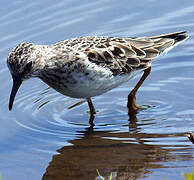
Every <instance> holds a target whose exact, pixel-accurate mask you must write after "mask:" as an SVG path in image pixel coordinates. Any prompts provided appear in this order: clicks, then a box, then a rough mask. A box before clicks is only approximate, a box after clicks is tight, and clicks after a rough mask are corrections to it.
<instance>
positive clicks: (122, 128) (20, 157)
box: [0, 0, 194, 180]
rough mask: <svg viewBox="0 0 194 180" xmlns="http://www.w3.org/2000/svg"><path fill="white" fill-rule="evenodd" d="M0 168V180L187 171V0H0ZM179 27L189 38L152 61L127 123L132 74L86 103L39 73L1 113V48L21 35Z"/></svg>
mask: <svg viewBox="0 0 194 180" xmlns="http://www.w3.org/2000/svg"><path fill="white" fill-rule="evenodd" d="M0 5H1V6H0V59H1V61H0V83H1V86H0V94H1V99H0V107H1V108H0V154H1V156H0V173H1V175H2V179H3V180H13V179H20V180H26V179H30V180H37V179H44V180H51V179H55V180H57V179H72V180H73V179H76V180H78V179H81V180H82V179H83V180H86V179H89V180H92V179H95V178H96V177H97V176H98V174H97V171H96V169H98V170H99V172H100V174H101V175H102V176H104V177H108V176H109V175H110V173H111V172H112V173H113V177H114V179H116V178H117V179H127V178H128V179H129V178H131V179H142V178H143V179H145V180H155V179H159V180H160V179H161V180H162V179H164V178H168V179H175V178H176V179H177V180H179V179H180V180H181V179H183V175H182V174H183V173H184V172H191V171H192V170H193V167H194V162H193V156H194V145H192V144H191V142H190V141H189V140H188V139H187V137H186V133H187V132H189V131H194V126H193V124H194V102H193V95H194V91H193V89H194V83H193V82H194V73H193V69H194V53H193V49H194V41H193V38H192V37H193V34H194V33H193V32H194V21H193V17H194V3H193V2H192V1H185V0H182V1H181V0H180V1H175V0H171V1H168V2H166V1H156V0H143V1H142V0H136V1H134V0H131V1H128V0H123V1H116V0H99V1H89V0H82V1H81V0H79V1H72V0H66V1H62V0H58V1H55V2H54V1H51V0H42V1H38V0H34V1H27V0H15V1H11V0H7V1H5V0H2V1H1V2H0ZM182 30H187V31H188V33H189V35H190V39H188V40H187V41H185V42H184V43H183V44H181V45H180V46H178V47H176V48H175V49H173V50H172V51H170V52H169V53H168V54H166V55H165V56H163V57H161V58H160V59H158V61H156V62H154V63H153V68H152V73H151V75H150V76H149V77H148V78H147V79H146V81H145V83H144V84H143V86H142V87H141V88H140V90H139V92H138V94H137V102H138V104H141V105H144V106H145V107H148V108H147V109H146V110H144V111H141V112H139V113H138V114H137V119H133V121H130V122H129V117H128V114H127V108H126V103H127V95H128V93H129V91H130V90H131V89H132V88H133V87H134V85H135V84H136V83H137V81H138V79H139V78H140V76H138V77H136V78H135V79H133V80H131V81H130V82H128V83H126V84H124V85H122V86H120V87H119V88H116V89H114V90H112V91H110V92H108V93H106V94H104V95H101V96H98V97H96V98H94V101H93V103H94V105H95V107H96V109H97V110H98V111H99V112H98V113H97V116H96V118H95V125H96V126H95V127H94V129H90V128H89V125H88V120H89V114H88V106H87V104H86V103H84V104H82V105H80V106H77V107H75V108H72V109H68V107H69V106H71V105H73V104H75V103H77V102H79V100H76V99H71V98H68V97H65V96H63V95H61V94H59V93H57V92H56V91H54V90H52V89H50V88H48V86H47V85H46V84H44V83H43V82H41V81H40V80H39V79H30V80H28V81H26V82H25V83H23V85H22V87H21V88H20V90H19V92H18V94H17V97H16V99H15V104H14V108H13V111H11V112H9V111H8V99H9V94H10V91H11V86H12V80H11V76H10V74H9V71H8V68H7V66H6V61H5V60H6V58H7V55H8V53H9V52H10V50H11V49H12V48H13V47H14V46H16V45H17V44H18V43H20V42H23V41H28V42H34V43H36V44H51V43H54V42H57V41H59V40H64V39H68V38H72V37H78V36H87V35H106V36H120V37H130V36H151V35H158V34H162V33H170V32H176V31H182Z"/></svg>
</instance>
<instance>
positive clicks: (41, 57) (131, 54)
mask: <svg viewBox="0 0 194 180" xmlns="http://www.w3.org/2000/svg"><path fill="white" fill-rule="evenodd" d="M188 37H189V36H188V34H187V32H186V31H181V32H174V33H169V34H162V35H157V36H147V37H127V38H122V37H105V36H86V37H77V38H72V39H68V40H63V41H59V42H56V43H54V44H51V45H36V44H34V43H30V42H22V43H20V44H19V45H17V46H16V47H15V48H13V50H12V51H11V52H10V53H9V54H8V57H7V66H8V68H9V70H10V73H11V76H12V80H13V86H12V90H11V94H10V99H9V110H11V109H12V107H13V103H14V99H15V96H16V93H17V91H18V89H19V87H20V86H21V84H22V83H23V82H24V81H25V80H27V79H30V78H36V77H38V78H40V79H41V80H42V81H43V82H45V83H46V84H47V85H48V86H50V87H52V88H53V89H55V90H56V91H58V92H59V93H61V94H63V95H66V96H69V97H72V98H82V99H86V101H87V102H88V106H89V110H90V117H92V118H90V121H89V123H90V124H92V123H93V117H94V115H95V114H96V110H95V108H94V105H93V102H92V99H91V98H92V97H94V96H98V95H101V94H103V93H106V92H107V91H110V90H112V89H113V88H116V87H118V86H119V85H121V84H123V83H125V82H127V81H128V80H130V79H131V78H133V77H134V76H136V75H137V74H139V73H141V72H143V75H142V77H141V79H140V80H139V81H138V83H137V84H136V86H135V87H134V89H133V90H132V91H131V92H130V93H129V95H128V103H127V107H128V111H129V112H130V113H137V111H139V110H140V109H141V107H139V106H138V105H137V104H136V93H137V91H138V89H139V87H140V86H141V85H142V83H143V82H144V80H145V79H146V78H147V76H148V75H149V74H150V72H151V63H152V61H153V60H154V59H156V58H157V57H159V56H160V55H161V54H164V53H167V52H168V51H169V50H170V49H172V48H174V47H175V46H177V45H178V44H180V43H181V42H183V41H184V40H186V39H187V38H188Z"/></svg>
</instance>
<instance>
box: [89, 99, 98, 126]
mask: <svg viewBox="0 0 194 180" xmlns="http://www.w3.org/2000/svg"><path fill="white" fill-rule="evenodd" d="M87 102H88V106H89V108H90V120H89V123H90V125H92V126H94V123H93V121H94V115H95V114H96V110H95V108H94V105H93V103H92V100H91V98H87Z"/></svg>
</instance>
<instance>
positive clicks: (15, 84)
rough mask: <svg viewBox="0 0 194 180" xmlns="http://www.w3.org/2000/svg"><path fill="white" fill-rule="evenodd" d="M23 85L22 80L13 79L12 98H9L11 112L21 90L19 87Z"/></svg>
mask: <svg viewBox="0 0 194 180" xmlns="http://www.w3.org/2000/svg"><path fill="white" fill-rule="evenodd" d="M21 84H22V80H21V79H20V78H18V77H13V87H12V90H11V94H10V98H9V110H10V111H11V109H12V107H13V102H14V99H15V96H16V93H17V91H18V89H19V87H20V86H21Z"/></svg>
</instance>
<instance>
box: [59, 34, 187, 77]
mask: <svg viewBox="0 0 194 180" xmlns="http://www.w3.org/2000/svg"><path fill="white" fill-rule="evenodd" d="M186 38H187V35H186V34H185V32H178V33H172V34H166V35H161V36H155V37H138V38H115V37H80V38H76V39H71V40H67V41H62V43H61V44H63V45H64V44H65V46H66V49H69V51H72V50H75V49H76V52H77V53H78V54H79V52H80V53H84V54H85V55H86V56H87V58H88V60H89V61H90V62H92V63H95V64H97V65H99V66H101V67H106V68H109V69H110V70H111V71H112V72H113V75H118V74H120V75H122V74H126V73H130V72H131V71H135V70H138V69H142V70H143V69H146V68H148V67H149V66H150V63H151V61H152V60H153V59H155V58H157V57H158V56H159V55H160V54H161V53H163V52H164V51H165V50H167V49H168V48H171V47H173V46H175V44H176V43H177V42H179V41H183V40H184V39H186ZM56 46H57V47H60V42H59V43H57V44H56Z"/></svg>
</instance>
